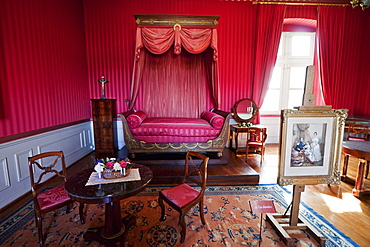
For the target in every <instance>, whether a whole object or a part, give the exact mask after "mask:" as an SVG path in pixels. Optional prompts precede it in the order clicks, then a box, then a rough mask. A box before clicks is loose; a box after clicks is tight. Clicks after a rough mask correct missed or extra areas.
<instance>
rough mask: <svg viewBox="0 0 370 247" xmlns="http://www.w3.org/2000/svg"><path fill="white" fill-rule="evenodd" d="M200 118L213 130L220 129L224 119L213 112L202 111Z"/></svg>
mask: <svg viewBox="0 0 370 247" xmlns="http://www.w3.org/2000/svg"><path fill="white" fill-rule="evenodd" d="M200 117H201V118H203V119H205V120H207V121H208V122H209V124H210V125H212V127H213V128H215V129H221V128H222V126H223V125H224V120H225V119H224V118H223V117H222V116H220V115H218V114H216V113H214V112H210V111H204V112H202V114H201V115H200Z"/></svg>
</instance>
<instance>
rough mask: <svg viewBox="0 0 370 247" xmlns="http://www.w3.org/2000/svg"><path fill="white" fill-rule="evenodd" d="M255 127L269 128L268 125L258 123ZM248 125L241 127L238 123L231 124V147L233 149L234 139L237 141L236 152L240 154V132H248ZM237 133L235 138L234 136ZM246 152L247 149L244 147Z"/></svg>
mask: <svg viewBox="0 0 370 247" xmlns="http://www.w3.org/2000/svg"><path fill="white" fill-rule="evenodd" d="M253 127H257V128H261V129H267V127H266V126H263V125H260V124H257V125H253ZM247 131H248V127H239V126H238V125H236V124H235V125H231V126H230V149H233V139H234V141H235V153H236V154H238V152H239V151H241V149H239V146H238V142H239V133H247ZM234 133H235V138H234ZM243 151H244V152H245V149H243Z"/></svg>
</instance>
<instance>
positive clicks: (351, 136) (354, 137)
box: [343, 124, 370, 178]
mask: <svg viewBox="0 0 370 247" xmlns="http://www.w3.org/2000/svg"><path fill="white" fill-rule="evenodd" d="M368 140H369V127H368V126H366V125H361V124H350V125H349V126H348V135H347V141H362V142H364V141H368ZM348 159H349V154H346V155H345V157H344V164H343V165H344V166H345V167H348ZM369 166H370V161H369V160H368V161H367V164H366V167H365V168H366V169H365V178H367V177H368V175H369Z"/></svg>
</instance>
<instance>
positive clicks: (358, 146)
mask: <svg viewBox="0 0 370 247" xmlns="http://www.w3.org/2000/svg"><path fill="white" fill-rule="evenodd" d="M342 146H343V147H344V148H348V149H353V150H357V151H361V152H366V153H370V142H369V141H344V142H343V144H342Z"/></svg>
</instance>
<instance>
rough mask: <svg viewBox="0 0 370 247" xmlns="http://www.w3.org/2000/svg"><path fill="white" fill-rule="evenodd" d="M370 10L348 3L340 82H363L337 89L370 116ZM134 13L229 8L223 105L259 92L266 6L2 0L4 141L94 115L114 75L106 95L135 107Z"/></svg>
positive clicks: (223, 39)
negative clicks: (259, 12) (261, 17)
mask: <svg viewBox="0 0 370 247" xmlns="http://www.w3.org/2000/svg"><path fill="white" fill-rule="evenodd" d="M315 11H316V12H317V10H316V8H313V7H312V6H289V7H288V9H287V12H286V17H291V18H294V17H305V18H312V17H314V18H316V15H315V13H316V12H315ZM368 11H369V10H365V11H361V10H360V9H359V8H357V9H354V10H353V9H352V8H351V7H348V10H347V16H346V23H347V24H346V34H348V35H347V36H346V37H347V38H346V39H345V41H344V42H345V45H344V46H343V49H346V51H345V52H343V57H342V59H341V67H342V68H343V70H344V72H343V74H344V75H345V76H342V77H340V78H339V81H337V82H335V83H334V84H333V85H334V86H336V87H341V88H342V87H343V85H353V86H351V87H348V86H346V87H345V90H346V94H345V95H344V94H343V95H338V96H336V97H337V98H339V100H338V103H335V104H336V105H334V104H333V107H334V108H348V109H350V111H349V113H350V114H352V115H361V116H370V104H369V97H368V95H369V93H370V92H369V90H370V89H369V88H370V87H368V86H367V85H369V83H370V76H369V73H368V72H367V67H366V66H368V64H369V59H370V46H368V44H369V43H370V34H369V33H370V32H368V24H369V23H370V21H369V19H370V17H369V16H370V15H369V12H368ZM134 14H191V15H219V16H220V19H219V25H218V27H217V30H218V38H219V42H218V47H219V68H220V93H221V102H220V103H221V104H220V105H221V109H223V110H230V108H231V107H232V106H233V104H234V102H236V101H237V100H238V99H241V98H246V97H251V88H252V85H251V81H252V78H253V71H254V69H253V64H254V61H253V57H254V56H253V51H254V50H255V48H254V44H255V43H254V42H255V35H254V34H255V31H256V30H255V27H256V5H252V3H251V2H249V1H226V0H185V1H173V0H151V1H149V0H135V1H122V0H32V1H28V0H0V21H1V23H0V32H1V34H0V35H1V36H0V73H1V75H0V80H1V89H0V104H1V105H0V138H1V137H4V136H9V135H14V134H18V133H22V132H27V131H32V130H36V129H41V128H45V127H50V126H55V125H59V124H64V123H69V122H73V121H78V120H83V119H87V118H89V117H90V115H91V110H90V98H100V96H101V85H100V84H99V83H98V82H97V80H98V79H100V78H101V76H102V75H104V76H105V77H106V79H107V80H109V83H107V84H106V96H107V97H108V98H116V99H117V111H118V112H120V111H125V110H126V109H127V106H126V103H125V101H124V99H126V98H128V97H129V94H130V84H131V75H132V67H133V58H134V44H135V40H134V39H135V31H136V23H135V19H134V16H133V15H134ZM352 24H353V25H356V26H355V27H354V26H353V25H352ZM357 25H359V26H357ZM351 35H352V36H351ZM342 91H344V90H342ZM348 95H352V96H351V97H350V98H351V99H350V102H349V103H347V99H348V98H349V97H348ZM141 97H144V96H141ZM138 108H140V105H139V106H138Z"/></svg>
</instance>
